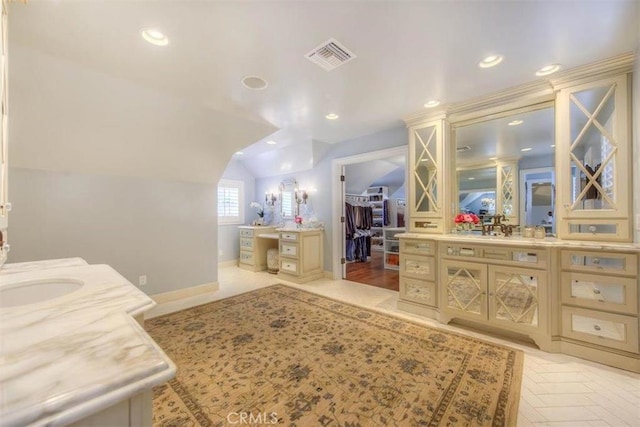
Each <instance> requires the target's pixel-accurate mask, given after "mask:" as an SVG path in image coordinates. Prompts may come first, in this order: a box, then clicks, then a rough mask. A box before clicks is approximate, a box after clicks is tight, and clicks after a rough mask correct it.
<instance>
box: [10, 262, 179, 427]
mask: <svg viewBox="0 0 640 427" xmlns="http://www.w3.org/2000/svg"><path fill="white" fill-rule="evenodd" d="M55 261H58V263H62V264H65V263H68V262H71V263H73V262H79V261H78V259H76V261H64V260H55ZM61 261H62V262H61ZM83 262H84V261H83ZM51 263H53V264H55V262H53V261H52V262H51ZM51 263H50V264H51ZM23 264H28V263H23ZM45 264H46V263H45ZM85 264H86V263H85ZM25 267H27V268H26V270H27V271H19V272H15V273H12V274H7V271H12V270H15V269H20V268H25ZM7 271H5V272H3V274H0V290H1V289H3V288H4V289H7V288H13V287H15V286H17V285H20V284H24V283H32V282H33V281H46V280H54V279H55V280H73V281H82V282H84V285H83V286H82V287H81V288H80V289H78V290H76V291H73V292H71V293H69V294H67V295H64V296H60V297H57V298H54V299H49V300H47V301H43V302H39V303H31V304H28V305H20V306H13V307H4V308H2V307H0V424H1V425H2V426H25V425H35V426H40V425H48V426H49V425H51V426H55V425H65V424H69V423H71V422H74V421H76V420H79V419H81V418H84V417H86V416H87V415H90V414H93V413H95V412H98V411H100V410H102V409H105V408H107V407H109V406H111V405H113V404H115V403H117V402H120V401H122V400H126V399H128V398H130V397H132V396H134V395H136V394H138V393H140V392H142V391H144V390H148V389H150V388H151V387H153V386H155V385H158V384H161V383H163V382H165V381H167V380H169V379H171V378H172V377H173V376H174V375H175V370H176V368H175V365H174V364H173V362H171V360H170V359H169V358H168V357H167V356H166V355H165V354H164V352H163V351H162V350H161V349H160V348H159V347H158V346H157V344H156V343H155V342H154V341H153V340H152V339H151V338H150V337H149V336H148V335H147V334H146V332H145V331H144V330H143V329H142V327H141V326H140V325H139V324H138V322H137V321H136V320H135V319H134V318H133V316H135V315H138V314H141V313H143V312H145V311H146V310H148V309H150V308H151V307H153V306H154V305H155V303H154V302H153V300H151V298H149V297H148V296H147V295H145V294H144V293H143V292H141V291H140V290H139V289H137V288H136V287H135V286H133V285H132V284H131V283H129V282H128V281H127V280H126V279H125V278H124V277H122V276H121V275H120V274H118V273H117V272H116V271H115V270H114V269H112V268H111V267H109V266H107V265H82V263H80V265H76V266H66V267H57V268H56V267H52V268H45V269H41V270H36V271H30V269H29V268H28V266H25V265H23V266H22V267H20V266H17V267H12V266H11V265H9V266H7Z"/></svg>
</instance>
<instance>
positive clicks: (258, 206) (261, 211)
mask: <svg viewBox="0 0 640 427" xmlns="http://www.w3.org/2000/svg"><path fill="white" fill-rule="evenodd" d="M249 206H251V207H252V208H255V209H256V214H258V219H256V220H254V221H253V225H264V208H263V207H262V205H261V204H260V203H258V202H251V204H250V205H249Z"/></svg>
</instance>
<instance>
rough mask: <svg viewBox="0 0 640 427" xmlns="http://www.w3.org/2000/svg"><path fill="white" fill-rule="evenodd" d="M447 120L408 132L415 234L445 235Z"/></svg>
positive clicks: (410, 192)
mask: <svg viewBox="0 0 640 427" xmlns="http://www.w3.org/2000/svg"><path fill="white" fill-rule="evenodd" d="M447 129H448V128H447V125H446V123H445V120H444V119H438V120H434V121H431V122H428V123H424V124H421V125H419V126H414V127H412V128H410V129H409V167H410V172H409V175H410V177H409V197H408V200H409V207H410V218H411V221H410V226H409V229H410V230H412V231H418V232H426V233H442V232H443V231H444V227H445V211H446V209H445V206H446V200H445V199H446V197H445V193H446V190H445V189H446V188H447V187H446V182H445V176H444V169H445V168H446V166H445V163H446V162H447V161H448V157H447V155H446V153H447V152H448V151H447V150H445V148H444V138H445V136H444V134H445V132H446V131H447Z"/></svg>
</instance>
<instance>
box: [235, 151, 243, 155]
mask: <svg viewBox="0 0 640 427" xmlns="http://www.w3.org/2000/svg"><path fill="white" fill-rule="evenodd" d="M236 154H237V155H238V156H242V155H243V154H244V152H242V151H236Z"/></svg>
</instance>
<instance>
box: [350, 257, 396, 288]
mask: <svg viewBox="0 0 640 427" xmlns="http://www.w3.org/2000/svg"><path fill="white" fill-rule="evenodd" d="M346 279H347V280H351V281H352V282H358V283H364V284H365V285H371V286H375V287H378V288H384V289H391V290H392V291H398V290H399V289H400V279H399V272H398V270H389V269H385V268H384V253H383V252H378V251H373V252H372V254H371V256H370V257H369V260H368V261H367V262H350V263H347V277H346Z"/></svg>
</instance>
